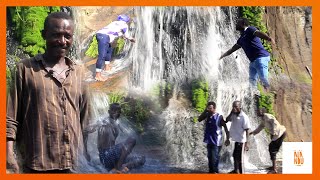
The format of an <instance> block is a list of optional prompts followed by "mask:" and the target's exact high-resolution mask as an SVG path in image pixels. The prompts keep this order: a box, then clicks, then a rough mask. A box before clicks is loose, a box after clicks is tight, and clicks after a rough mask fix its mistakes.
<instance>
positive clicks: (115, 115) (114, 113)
mask: <svg viewBox="0 0 320 180" xmlns="http://www.w3.org/2000/svg"><path fill="white" fill-rule="evenodd" d="M108 112H109V116H110V117H111V118H112V119H118V118H119V117H120V114H121V110H120V109H110V110H109V111H108Z"/></svg>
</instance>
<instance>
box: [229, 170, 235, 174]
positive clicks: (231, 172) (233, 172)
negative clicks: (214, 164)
mask: <svg viewBox="0 0 320 180" xmlns="http://www.w3.org/2000/svg"><path fill="white" fill-rule="evenodd" d="M228 174H237V172H236V171H235V170H232V171H230V172H228Z"/></svg>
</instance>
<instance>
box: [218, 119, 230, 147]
mask: <svg viewBox="0 0 320 180" xmlns="http://www.w3.org/2000/svg"><path fill="white" fill-rule="evenodd" d="M220 125H221V126H222V127H223V128H224V132H225V133H226V136H227V138H226V141H225V145H226V146H229V144H230V140H229V139H230V135H229V131H228V128H227V125H226V122H225V121H224V119H223V117H222V116H221V118H220Z"/></svg>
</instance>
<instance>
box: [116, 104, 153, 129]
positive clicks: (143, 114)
mask: <svg viewBox="0 0 320 180" xmlns="http://www.w3.org/2000/svg"><path fill="white" fill-rule="evenodd" d="M121 107H122V114H123V115H124V116H126V117H128V119H130V120H132V121H134V122H135V125H136V128H137V129H138V132H139V133H142V132H143V131H144V128H143V126H144V123H145V122H146V121H147V120H148V119H149V118H150V117H151V113H150V106H148V105H147V103H146V102H145V101H144V100H143V99H139V98H137V99H134V98H126V99H125V103H123V104H122V105H121Z"/></svg>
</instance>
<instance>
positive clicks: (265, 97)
mask: <svg viewBox="0 0 320 180" xmlns="http://www.w3.org/2000/svg"><path fill="white" fill-rule="evenodd" d="M258 89H259V91H260V98H259V102H258V104H259V108H262V107H264V108H266V110H267V113H270V114H272V115H275V113H274V111H273V96H272V94H268V93H264V92H263V91H262V86H261V85H260V84H258Z"/></svg>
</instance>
